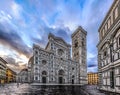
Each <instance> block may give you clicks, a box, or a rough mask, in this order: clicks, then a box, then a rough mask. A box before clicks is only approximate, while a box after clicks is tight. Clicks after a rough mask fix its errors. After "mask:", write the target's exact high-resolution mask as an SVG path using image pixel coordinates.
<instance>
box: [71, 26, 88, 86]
mask: <svg viewBox="0 0 120 95" xmlns="http://www.w3.org/2000/svg"><path fill="white" fill-rule="evenodd" d="M86 36H87V32H86V31H85V30H84V29H83V28H82V27H81V26H79V27H78V28H77V29H76V30H75V32H74V33H73V34H72V36H71V37H72V59H73V60H74V61H76V62H78V66H79V70H78V73H79V82H80V84H87V62H86V57H87V49H86Z"/></svg>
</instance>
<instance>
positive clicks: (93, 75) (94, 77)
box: [87, 73, 98, 85]
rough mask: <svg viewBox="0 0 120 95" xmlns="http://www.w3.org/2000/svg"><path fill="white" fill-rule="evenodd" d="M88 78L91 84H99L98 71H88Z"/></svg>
mask: <svg viewBox="0 0 120 95" xmlns="http://www.w3.org/2000/svg"><path fill="white" fill-rule="evenodd" d="M87 79H88V84H89V85H98V73H88V74H87Z"/></svg>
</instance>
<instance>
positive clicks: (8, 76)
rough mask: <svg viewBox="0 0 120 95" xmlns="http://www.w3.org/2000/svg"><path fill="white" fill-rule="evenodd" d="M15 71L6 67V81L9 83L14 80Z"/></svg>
mask: <svg viewBox="0 0 120 95" xmlns="http://www.w3.org/2000/svg"><path fill="white" fill-rule="evenodd" d="M16 75H17V74H16V72H14V71H13V70H11V69H10V68H7V70H6V82H7V83H11V82H16Z"/></svg>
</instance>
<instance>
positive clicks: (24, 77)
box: [17, 68, 29, 83]
mask: <svg viewBox="0 0 120 95" xmlns="http://www.w3.org/2000/svg"><path fill="white" fill-rule="evenodd" d="M17 82H19V83H28V82H29V81H28V69H27V68H24V69H22V70H21V71H20V72H19V73H18V74H17Z"/></svg>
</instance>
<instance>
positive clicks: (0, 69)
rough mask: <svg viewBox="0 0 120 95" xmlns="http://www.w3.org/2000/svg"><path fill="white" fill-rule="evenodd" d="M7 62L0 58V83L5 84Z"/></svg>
mask: <svg viewBox="0 0 120 95" xmlns="http://www.w3.org/2000/svg"><path fill="white" fill-rule="evenodd" d="M6 64H7V62H6V61H5V60H4V59H3V58H1V57H0V83H5V82H6V70H7V65H6Z"/></svg>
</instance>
